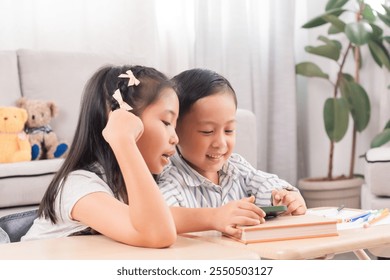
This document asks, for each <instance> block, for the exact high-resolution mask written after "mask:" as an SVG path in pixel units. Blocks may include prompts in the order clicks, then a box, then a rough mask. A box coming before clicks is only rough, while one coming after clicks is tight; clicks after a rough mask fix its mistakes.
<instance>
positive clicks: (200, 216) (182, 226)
mask: <svg viewBox="0 0 390 280" xmlns="http://www.w3.org/2000/svg"><path fill="white" fill-rule="evenodd" d="M253 201H254V197H249V198H243V199H241V200H236V201H231V202H229V203H227V204H225V205H224V206H221V207H217V208H185V207H171V212H172V215H173V218H174V220H175V224H176V230H177V233H179V234H180V233H186V232H195V231H204V230H218V231H220V232H223V233H227V234H229V235H232V236H236V237H240V235H241V232H240V231H239V230H238V229H237V228H236V226H237V225H258V224H260V223H264V221H265V220H264V216H265V213H264V212H263V211H262V210H261V209H260V208H259V207H257V206H256V205H254V204H253Z"/></svg>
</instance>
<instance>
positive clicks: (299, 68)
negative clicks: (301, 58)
mask: <svg viewBox="0 0 390 280" xmlns="http://www.w3.org/2000/svg"><path fill="white" fill-rule="evenodd" d="M295 73H297V75H302V76H306V77H317V78H323V79H329V75H328V74H326V73H324V72H322V70H321V68H320V67H318V66H317V65H316V64H314V63H313V62H301V63H299V64H297V65H296V66H295Z"/></svg>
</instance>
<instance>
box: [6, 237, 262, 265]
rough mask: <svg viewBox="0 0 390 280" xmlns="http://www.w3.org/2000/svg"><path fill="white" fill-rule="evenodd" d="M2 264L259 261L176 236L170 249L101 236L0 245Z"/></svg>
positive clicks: (253, 255)
mask: <svg viewBox="0 0 390 280" xmlns="http://www.w3.org/2000/svg"><path fill="white" fill-rule="evenodd" d="M0 259H3V260H26V259H28V260H31V259H36V260H82V259H88V260H97V259H111V260H112V259H117V260H119V259H137V260H145V259H154V260H157V259H158V260H164V259H167V260H171V259H172V260H179V259H182V260H212V259H216V260H222V259H244V260H246V259H248V260H249V259H252V260H253V259H259V256H258V254H256V253H255V252H252V251H248V250H245V249H244V248H235V247H226V246H223V245H220V244H216V243H210V242H205V241H201V240H196V239H193V238H186V237H182V236H179V237H178V239H177V241H176V243H175V244H174V245H173V246H171V247H170V248H164V249H150V248H140V247H133V246H128V245H125V244H122V243H119V242H116V241H113V240H112V239H109V238H107V237H105V236H102V235H88V236H74V237H64V238H56V239H43V240H34V241H25V242H16V243H8V244H1V245H0Z"/></svg>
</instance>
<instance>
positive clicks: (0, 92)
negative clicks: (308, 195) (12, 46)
mask: <svg viewBox="0 0 390 280" xmlns="http://www.w3.org/2000/svg"><path fill="white" fill-rule="evenodd" d="M20 96H21V93H20V87H19V74H18V61H17V57H16V52H14V51H0V106H15V101H16V100H17V99H18V98H19V97H20Z"/></svg>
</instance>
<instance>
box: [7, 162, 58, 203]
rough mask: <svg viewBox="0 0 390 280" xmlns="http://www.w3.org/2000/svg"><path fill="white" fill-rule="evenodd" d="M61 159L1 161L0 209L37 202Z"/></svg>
mask: <svg viewBox="0 0 390 280" xmlns="http://www.w3.org/2000/svg"><path fill="white" fill-rule="evenodd" d="M63 161H64V160H63V159H51V160H39V161H31V162H30V161H28V162H17V163H3V164H1V168H0V210H1V208H5V207H13V206H23V205H35V204H38V203H39V202H40V201H41V199H42V197H43V194H44V193H45V191H46V189H47V186H48V185H49V183H50V181H51V180H52V178H53V175H54V173H55V172H57V170H58V169H59V167H60V166H61V164H62V163H63Z"/></svg>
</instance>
